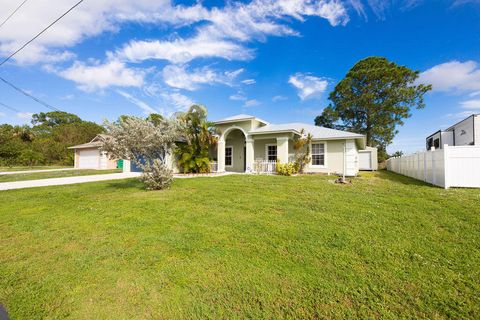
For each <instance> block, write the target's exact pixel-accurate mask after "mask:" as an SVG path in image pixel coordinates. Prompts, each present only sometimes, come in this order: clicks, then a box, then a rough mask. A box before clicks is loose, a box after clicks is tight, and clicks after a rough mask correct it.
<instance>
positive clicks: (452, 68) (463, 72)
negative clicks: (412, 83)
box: [417, 60, 480, 92]
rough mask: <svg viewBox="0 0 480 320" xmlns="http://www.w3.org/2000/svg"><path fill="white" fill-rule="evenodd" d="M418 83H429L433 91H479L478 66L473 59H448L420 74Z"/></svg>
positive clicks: (479, 76)
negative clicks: (462, 60) (461, 60)
mask: <svg viewBox="0 0 480 320" xmlns="http://www.w3.org/2000/svg"><path fill="white" fill-rule="evenodd" d="M417 82H418V83H425V84H431V85H432V86H433V90H434V91H444V92H448V91H453V92H465V91H479V90H480V67H479V65H478V63H476V62H475V61H465V62H460V61H456V60H454V61H450V62H446V63H442V64H439V65H436V66H434V67H432V68H430V69H428V70H426V71H424V72H422V73H421V74H420V77H419V79H418V81H417Z"/></svg>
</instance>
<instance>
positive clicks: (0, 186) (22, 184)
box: [0, 170, 140, 190]
mask: <svg viewBox="0 0 480 320" xmlns="http://www.w3.org/2000/svg"><path fill="white" fill-rule="evenodd" d="M43 171H45V170H42V172H43ZM139 176H140V173H138V172H127V173H109V174H98V175H93V176H79V177H65V178H52V179H41V180H27V181H15V182H3V183H0V190H12V189H24V188H35V187H48V186H61V185H66V184H76V183H85V182H94V181H107V180H119V179H127V178H135V177H139Z"/></svg>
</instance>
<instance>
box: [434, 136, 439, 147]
mask: <svg viewBox="0 0 480 320" xmlns="http://www.w3.org/2000/svg"><path fill="white" fill-rule="evenodd" d="M433 146H434V147H435V149H438V148H440V139H438V138H437V139H435V140H434V141H433Z"/></svg>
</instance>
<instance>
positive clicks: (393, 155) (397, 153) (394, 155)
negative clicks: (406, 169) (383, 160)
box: [390, 151, 403, 157]
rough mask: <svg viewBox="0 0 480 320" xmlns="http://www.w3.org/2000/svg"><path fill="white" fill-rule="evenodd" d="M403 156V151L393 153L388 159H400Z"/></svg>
mask: <svg viewBox="0 0 480 320" xmlns="http://www.w3.org/2000/svg"><path fill="white" fill-rule="evenodd" d="M401 156H403V151H395V152H394V153H392V154H391V155H390V157H401Z"/></svg>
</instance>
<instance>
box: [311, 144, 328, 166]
mask: <svg viewBox="0 0 480 320" xmlns="http://www.w3.org/2000/svg"><path fill="white" fill-rule="evenodd" d="M312 165H314V166H324V165H325V143H312Z"/></svg>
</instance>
